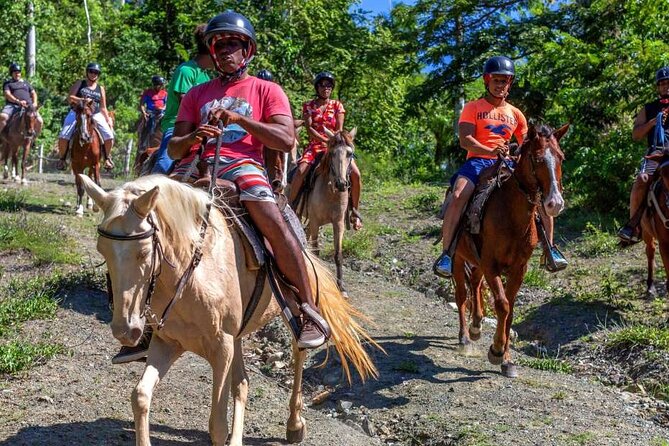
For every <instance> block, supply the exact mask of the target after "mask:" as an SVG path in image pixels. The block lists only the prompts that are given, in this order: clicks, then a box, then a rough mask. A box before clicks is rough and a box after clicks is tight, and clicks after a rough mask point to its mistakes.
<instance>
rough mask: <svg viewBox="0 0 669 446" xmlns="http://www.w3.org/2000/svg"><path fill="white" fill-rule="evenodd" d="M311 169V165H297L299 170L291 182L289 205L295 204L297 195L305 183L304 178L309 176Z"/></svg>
mask: <svg viewBox="0 0 669 446" xmlns="http://www.w3.org/2000/svg"><path fill="white" fill-rule="evenodd" d="M308 169H309V163H306V162H305V163H300V164H298V165H297V170H296V171H295V174H294V175H293V180H292V181H291V182H290V196H289V197H288V203H291V204H292V203H293V202H294V201H295V199H296V198H297V193H298V192H299V191H300V189H301V188H302V183H304V177H305V176H306V174H307V170H308Z"/></svg>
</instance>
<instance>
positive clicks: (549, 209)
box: [543, 150, 564, 217]
mask: <svg viewBox="0 0 669 446" xmlns="http://www.w3.org/2000/svg"><path fill="white" fill-rule="evenodd" d="M544 160H545V161H546V165H547V166H548V174H549V175H550V180H551V187H550V190H549V192H548V195H546V197H545V198H544V203H543V204H544V210H545V211H546V214H548V215H550V216H551V217H557V216H558V215H560V212H562V210H563V209H564V199H563V198H562V194H561V193H560V188H559V186H558V181H557V178H556V176H555V157H554V156H553V153H552V152H551V151H550V150H546V151H545V155H544Z"/></svg>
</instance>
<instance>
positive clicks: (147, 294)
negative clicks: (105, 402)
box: [79, 175, 377, 446]
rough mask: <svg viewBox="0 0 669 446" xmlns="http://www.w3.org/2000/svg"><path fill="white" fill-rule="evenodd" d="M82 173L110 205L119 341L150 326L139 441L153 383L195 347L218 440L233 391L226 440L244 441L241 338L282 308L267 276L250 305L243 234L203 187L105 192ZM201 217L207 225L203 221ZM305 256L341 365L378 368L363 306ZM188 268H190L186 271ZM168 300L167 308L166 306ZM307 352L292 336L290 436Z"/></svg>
mask: <svg viewBox="0 0 669 446" xmlns="http://www.w3.org/2000/svg"><path fill="white" fill-rule="evenodd" d="M79 177H80V179H81V180H82V182H83V184H84V187H85V188H86V192H87V193H88V194H89V195H90V196H91V197H93V199H94V200H95V202H96V203H97V204H98V205H99V206H100V208H101V209H102V210H103V212H104V217H103V219H102V222H101V223H100V226H99V227H98V234H99V238H98V244H97V248H98V251H100V253H101V254H102V255H103V256H104V258H105V260H106V262H107V268H108V270H109V275H110V279H111V289H112V290H113V318H112V322H111V328H112V333H113V335H114V337H116V338H117V339H118V340H119V341H120V342H121V343H122V344H124V345H128V346H132V345H137V343H138V342H139V340H140V338H141V336H142V332H143V331H144V328H145V325H147V324H150V325H153V327H154V328H153V337H152V338H151V344H150V346H149V351H148V357H147V359H146V368H145V369H144V373H143V375H142V377H141V378H140V381H139V383H138V384H137V386H136V387H135V390H134V391H133V393H132V408H133V412H134V416H135V428H136V432H137V445H140V446H148V445H149V444H150V437H149V412H150V406H151V399H152V397H153V392H154V390H155V386H156V385H157V384H158V382H159V381H160V380H162V379H163V378H164V377H165V374H166V373H167V371H168V370H169V368H170V367H171V366H172V364H173V363H174V362H175V361H176V360H177V359H178V358H179V357H180V356H181V355H182V354H183V353H184V352H185V351H191V352H194V353H195V354H197V355H200V356H202V357H203V358H205V359H206V360H207V361H208V362H209V364H211V367H212V371H213V389H212V390H213V391H212V409H211V415H210V418H209V433H210V435H211V441H212V443H213V444H214V445H220V446H223V445H224V444H225V442H226V439H227V438H228V423H227V415H228V406H227V405H228V397H229V395H230V392H231V391H232V396H233V400H234V406H233V410H232V413H233V422H232V433H231V436H230V438H229V445H230V446H240V445H241V444H242V434H243V432H244V410H245V404H246V399H247V395H248V378H247V376H246V372H245V370H244V363H243V360H244V358H243V355H242V338H243V337H244V336H245V335H247V334H248V333H251V332H253V331H255V330H257V329H258V328H260V327H262V326H263V325H265V324H266V323H267V322H268V321H269V320H271V319H272V318H274V317H275V316H277V315H278V314H280V307H279V305H278V304H277V302H276V299H274V298H273V297H272V295H271V292H270V291H269V289H268V287H267V286H266V285H267V284H266V283H265V289H264V290H260V295H259V300H258V301H256V302H255V306H250V302H251V297H252V295H254V294H256V292H255V291H254V290H255V288H256V276H257V275H258V270H257V268H256V269H255V270H252V269H249V267H248V266H247V263H246V255H245V248H244V244H245V242H244V241H243V240H242V239H241V238H240V235H239V232H238V231H236V230H235V229H234V228H232V227H231V226H230V223H229V219H228V218H226V216H225V215H224V214H223V213H222V212H221V211H220V210H219V209H218V208H217V207H216V204H215V203H212V202H211V201H210V198H209V196H208V195H207V194H206V193H205V192H203V191H201V190H198V189H193V188H192V187H190V186H188V185H186V184H184V183H178V182H176V181H173V180H171V179H169V178H167V177H165V176H164V175H149V176H144V177H140V178H138V179H137V180H135V181H133V182H130V183H126V184H125V185H124V186H122V187H121V188H119V189H116V190H114V191H112V192H109V193H107V192H105V191H104V190H103V189H102V188H100V187H99V186H98V185H96V184H95V183H94V182H93V181H91V180H90V179H89V178H86V177H84V176H83V175H80V176H79ZM210 205H211V206H212V207H211V212H209V210H208V209H209V206H210ZM203 221H207V222H208V225H206V226H203ZM203 228H204V229H203ZM305 256H306V258H305V261H306V262H307V264H308V265H312V264H313V268H312V267H310V268H308V273H309V282H310V284H311V287H312V289H313V291H314V296H318V304H319V307H320V309H321V313H322V315H323V317H324V318H325V319H326V320H327V322H328V324H330V327H331V329H332V341H333V343H334V347H335V349H336V350H337V352H338V354H339V357H340V358H341V360H342V366H343V367H344V371H345V372H346V374H347V375H349V364H352V365H353V366H354V367H355V368H356V370H357V371H358V372H359V373H360V376H361V377H362V379H363V380H364V379H365V378H366V377H368V376H376V375H377V371H376V368H375V367H374V364H373V363H372V361H371V359H370V357H369V356H368V354H367V352H366V351H365V349H364V348H363V346H362V343H363V342H371V343H372V344H375V343H374V341H373V340H371V339H370V338H369V336H368V335H367V333H366V332H365V330H364V329H363V328H362V327H361V326H360V325H359V324H358V322H357V321H356V319H358V318H360V317H362V315H361V313H359V312H358V311H357V310H355V309H354V308H353V307H352V305H351V304H350V303H349V302H348V301H347V299H345V298H344V297H343V296H342V295H341V293H340V292H339V289H338V288H337V284H336V283H335V281H334V278H333V277H332V276H331V275H330V274H329V273H328V271H327V268H326V267H325V266H324V265H323V264H322V263H320V262H319V261H318V259H317V258H315V257H313V256H311V255H309V254H305ZM194 262H195V263H194ZM188 270H190V271H192V274H191V275H190V276H186V275H185V274H186V273H185V272H186V271H188ZM184 277H185V278H186V279H184ZM154 286H155V288H154ZM177 289H180V290H181V293H180V298H178V296H177V294H176V293H177V291H176V290H177ZM172 303H173V304H174V305H172ZM249 307H250V308H251V312H250V314H248V316H249V317H248V321H249V322H248V324H245V323H244V321H245V320H246V316H247V310H249ZM167 308H171V312H169V314H168V313H166V309H167ZM168 311H169V310H168ZM156 315H162V316H161V317H157V316H156ZM305 358H306V351H304V350H299V349H298V348H297V343H296V342H295V341H293V366H294V378H293V379H294V381H293V386H292V395H291V398H290V416H289V418H288V423H287V431H286V436H287V439H288V441H290V442H291V443H298V442H301V441H302V440H303V438H304V436H305V432H306V422H305V420H304V418H303V417H302V414H301V412H302V410H303V402H302V368H303V364H304V360H305ZM349 376H350V375H349Z"/></svg>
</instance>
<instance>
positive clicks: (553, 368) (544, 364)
mask: <svg viewBox="0 0 669 446" xmlns="http://www.w3.org/2000/svg"><path fill="white" fill-rule="evenodd" d="M518 363H519V364H520V365H522V366H525V367H529V368H531V369H537V370H543V371H546V372H554V373H567V374H569V373H572V372H573V371H574V368H573V367H572V366H571V364H569V363H568V362H566V361H563V360H562V359H557V358H529V359H526V358H519V360H518Z"/></svg>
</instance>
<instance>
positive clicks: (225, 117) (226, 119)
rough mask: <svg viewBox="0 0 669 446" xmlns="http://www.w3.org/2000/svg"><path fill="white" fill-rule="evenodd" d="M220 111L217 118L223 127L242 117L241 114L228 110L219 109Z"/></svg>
mask: <svg viewBox="0 0 669 446" xmlns="http://www.w3.org/2000/svg"><path fill="white" fill-rule="evenodd" d="M220 113H221V114H220V115H219V116H218V119H220V120H221V122H222V123H223V126H225V127H227V126H229V125H230V124H235V123H237V122H239V121H241V119H242V115H240V114H239V113H235V112H232V111H230V110H220Z"/></svg>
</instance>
